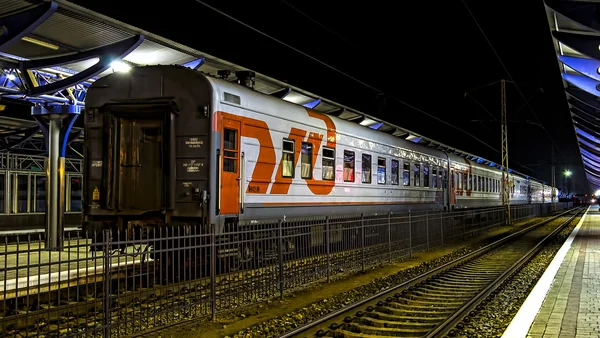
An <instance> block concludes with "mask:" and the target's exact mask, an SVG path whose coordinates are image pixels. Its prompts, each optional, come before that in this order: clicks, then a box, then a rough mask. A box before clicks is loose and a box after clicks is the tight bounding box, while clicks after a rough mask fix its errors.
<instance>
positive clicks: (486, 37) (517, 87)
mask: <svg viewBox="0 0 600 338" xmlns="http://www.w3.org/2000/svg"><path fill="white" fill-rule="evenodd" d="M462 3H463V4H464V5H465V7H466V9H467V11H468V12H469V15H470V16H471V18H472V19H473V21H474V22H475V25H477V28H479V31H480V32H481V34H482V35H483V37H484V38H485V40H486V41H487V43H488V45H489V46H490V48H491V49H492V51H493V52H494V55H495V56H496V58H497V59H498V61H499V62H500V65H501V66H502V68H503V69H504V71H505V72H506V75H507V76H508V77H509V79H510V81H511V82H512V83H513V84H514V85H515V88H516V89H517V92H518V93H519V95H520V96H521V98H522V99H523V101H525V104H526V105H527V107H528V108H529V110H530V111H531V113H532V114H533V116H534V117H535V119H536V120H537V122H538V123H539V124H540V126H541V127H542V130H544V132H545V133H546V135H547V136H548V138H549V139H550V142H552V144H553V145H554V147H556V150H558V153H559V154H560V156H562V157H563V159H566V157H565V156H564V154H563V153H562V152H561V151H560V148H559V147H558V145H557V144H556V142H554V139H553V138H552V135H550V132H548V130H547V129H546V127H544V124H543V123H542V121H540V119H539V117H538V116H537V114H536V113H535V111H534V110H533V108H532V107H531V105H530V104H529V100H527V99H526V98H525V95H524V94H523V92H522V91H521V88H519V85H518V84H517V82H516V81H515V80H514V78H513V77H512V75H511V74H510V72H509V71H508V68H507V67H506V65H505V64H504V62H502V58H501V57H500V55H499V54H498V52H497V51H496V48H494V45H493V44H492V42H491V41H490V39H489V38H488V36H487V35H486V34H485V31H484V30H483V28H482V27H481V25H480V24H479V22H478V21H477V18H475V15H474V14H473V12H472V11H471V9H470V8H469V6H468V5H467V3H466V1H465V0H462Z"/></svg>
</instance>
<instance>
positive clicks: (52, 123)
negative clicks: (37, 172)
mask: <svg viewBox="0 0 600 338" xmlns="http://www.w3.org/2000/svg"><path fill="white" fill-rule="evenodd" d="M80 108H81V107H79V106H76V105H55V106H48V107H44V106H36V107H33V108H32V112H31V114H32V115H33V117H34V118H35V119H36V121H37V122H38V124H39V125H40V127H41V129H42V132H43V133H44V140H45V141H46V149H47V153H48V158H47V160H46V232H45V233H46V238H45V240H46V250H60V249H61V248H62V246H63V233H64V215H65V153H66V148H67V144H68V142H69V134H70V132H71V128H72V127H73V124H74V123H75V120H76V119H77V116H79V112H80Z"/></svg>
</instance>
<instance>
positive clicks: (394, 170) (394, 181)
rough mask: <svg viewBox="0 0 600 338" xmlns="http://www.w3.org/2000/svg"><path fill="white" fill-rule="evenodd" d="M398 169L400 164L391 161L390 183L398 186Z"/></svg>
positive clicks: (396, 161)
mask: <svg viewBox="0 0 600 338" xmlns="http://www.w3.org/2000/svg"><path fill="white" fill-rule="evenodd" d="M399 169H400V163H398V160H392V182H391V183H392V184H394V185H398V184H399V183H400V179H399V174H400V172H399Z"/></svg>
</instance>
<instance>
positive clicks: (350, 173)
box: [344, 150, 354, 182]
mask: <svg viewBox="0 0 600 338" xmlns="http://www.w3.org/2000/svg"><path fill="white" fill-rule="evenodd" d="M344 182H354V152H353V151H349V150H344Z"/></svg>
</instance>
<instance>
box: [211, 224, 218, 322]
mask: <svg viewBox="0 0 600 338" xmlns="http://www.w3.org/2000/svg"><path fill="white" fill-rule="evenodd" d="M215 231H216V225H214V224H213V225H211V226H210V314H211V317H212V320H215V319H216V317H217V285H216V284H217V243H215V242H216V240H217V236H216V235H215Z"/></svg>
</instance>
